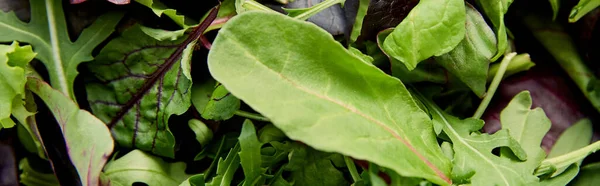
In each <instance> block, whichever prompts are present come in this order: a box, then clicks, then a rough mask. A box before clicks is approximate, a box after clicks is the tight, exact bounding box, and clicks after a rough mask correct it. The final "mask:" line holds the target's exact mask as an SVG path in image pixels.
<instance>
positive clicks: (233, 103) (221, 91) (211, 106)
mask: <svg viewBox="0 0 600 186" xmlns="http://www.w3.org/2000/svg"><path fill="white" fill-rule="evenodd" d="M240 105H241V102H240V100H239V99H238V98H236V97H235V96H233V95H231V93H229V91H228V90H227V89H225V87H224V86H222V85H217V88H215V90H214V92H213V93H212V95H211V97H210V100H209V101H208V103H207V104H206V107H204V110H203V111H202V118H204V119H210V120H227V119H229V118H231V117H233V115H234V114H235V112H236V111H237V110H239V109H240Z"/></svg>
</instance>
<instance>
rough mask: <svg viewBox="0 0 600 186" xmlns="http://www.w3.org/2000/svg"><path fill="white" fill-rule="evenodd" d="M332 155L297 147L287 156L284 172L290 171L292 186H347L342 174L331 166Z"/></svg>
mask: <svg viewBox="0 0 600 186" xmlns="http://www.w3.org/2000/svg"><path fill="white" fill-rule="evenodd" d="M334 155H335V154H331V153H326V152H320V151H317V150H314V149H312V148H310V147H306V146H301V145H298V146H295V148H294V149H293V150H292V152H291V153H290V155H289V161H290V164H288V165H286V170H288V171H291V173H290V174H291V175H290V179H291V181H292V182H293V183H294V185H331V186H335V185H340V186H341V185H348V181H346V179H345V178H344V175H343V174H342V172H340V171H339V170H338V169H336V168H335V166H333V164H332V160H331V158H332V156H334ZM292 163H293V165H292Z"/></svg>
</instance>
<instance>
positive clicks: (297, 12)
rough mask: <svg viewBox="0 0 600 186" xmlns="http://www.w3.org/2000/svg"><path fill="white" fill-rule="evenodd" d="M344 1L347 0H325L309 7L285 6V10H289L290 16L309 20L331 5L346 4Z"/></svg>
mask: <svg viewBox="0 0 600 186" xmlns="http://www.w3.org/2000/svg"><path fill="white" fill-rule="evenodd" d="M344 2H346V0H324V1H322V2H320V3H318V4H316V5H314V6H311V7H308V8H295V9H288V8H283V10H285V11H286V12H288V16H290V17H293V18H296V19H298V20H307V19H308V18H310V17H312V16H314V15H316V14H317V13H319V12H321V11H323V10H325V9H327V8H329V7H330V6H333V5H335V4H340V3H341V4H344Z"/></svg>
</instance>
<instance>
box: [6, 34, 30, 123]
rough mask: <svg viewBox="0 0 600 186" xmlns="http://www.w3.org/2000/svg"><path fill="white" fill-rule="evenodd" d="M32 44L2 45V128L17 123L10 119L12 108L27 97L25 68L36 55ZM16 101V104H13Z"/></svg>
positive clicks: (14, 43) (15, 43)
mask: <svg viewBox="0 0 600 186" xmlns="http://www.w3.org/2000/svg"><path fill="white" fill-rule="evenodd" d="M35 55H36V54H35V53H34V52H33V51H32V50H31V46H23V47H21V46H19V42H16V41H15V42H13V43H12V45H10V46H8V45H0V129H2V128H11V127H13V126H14V125H15V123H14V121H13V120H12V119H10V115H11V113H12V109H13V108H14V107H18V106H19V105H22V104H23V103H22V102H23V101H21V99H23V98H25V83H26V82H27V77H26V76H25V68H27V65H28V64H29V62H30V61H31V60H32V59H33V58H34V57H35ZM13 103H15V105H13Z"/></svg>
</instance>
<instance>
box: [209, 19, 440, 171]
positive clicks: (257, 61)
mask: <svg viewBox="0 0 600 186" xmlns="http://www.w3.org/2000/svg"><path fill="white" fill-rule="evenodd" d="M225 31H226V30H222V31H221V32H220V34H221V37H223V38H227V39H230V40H231V41H233V42H232V43H234V44H235V45H237V46H238V47H239V48H240V49H242V50H243V51H244V54H245V55H246V56H248V57H250V58H252V59H254V61H256V63H255V64H260V66H262V67H264V68H265V69H267V70H268V71H270V72H272V73H274V74H276V75H278V76H279V77H280V78H281V79H282V80H284V81H286V82H288V83H290V84H291V85H292V86H293V87H296V88H297V89H298V90H301V91H303V92H305V93H307V94H309V95H313V96H315V97H317V98H320V99H323V100H326V101H328V102H331V103H334V104H336V105H339V106H340V107H342V108H345V109H346V110H348V111H350V112H352V113H355V114H357V115H359V116H361V117H363V118H365V119H367V120H369V121H371V122H373V123H375V124H377V126H379V127H381V128H383V129H384V130H385V131H386V132H388V133H390V134H391V135H392V136H394V138H396V139H398V140H399V141H400V142H402V143H403V144H404V145H405V146H406V147H407V148H409V150H411V151H412V152H413V153H414V154H415V155H417V156H418V158H419V159H421V160H422V161H423V162H424V163H425V164H426V165H427V166H428V167H429V168H430V169H432V170H433V171H434V172H435V173H436V174H437V176H438V177H440V178H441V179H442V180H444V181H446V182H448V183H449V182H450V180H449V179H448V178H447V177H446V176H445V175H444V174H443V173H442V172H441V171H440V169H438V168H437V167H436V166H435V165H433V164H432V163H431V162H430V161H429V160H427V159H426V158H425V157H424V156H423V155H422V154H421V153H419V152H418V151H417V150H416V149H415V148H414V147H413V146H412V144H411V143H410V142H409V141H408V140H406V139H403V138H402V137H401V136H400V135H399V134H398V133H397V132H395V131H394V130H393V129H391V128H390V127H388V126H386V125H385V123H383V122H382V121H379V120H377V119H375V118H373V117H371V116H369V115H367V114H364V113H362V112H360V111H358V110H357V109H356V108H353V107H350V106H348V105H345V104H344V103H341V102H339V101H337V100H335V99H332V98H330V97H328V96H322V95H319V94H317V93H315V92H313V91H311V90H309V89H307V88H305V87H303V86H300V85H298V84H297V83H295V82H293V81H292V80H290V79H288V78H287V77H285V76H284V75H283V74H281V73H279V72H277V71H275V70H273V69H271V68H269V67H268V66H266V65H265V64H263V63H261V62H260V60H258V58H257V57H256V56H254V55H252V54H251V53H250V52H249V50H248V49H247V48H246V47H244V46H243V45H241V44H240V41H238V40H236V39H233V37H228V36H229V34H226V33H230V34H231V32H225ZM232 35H233V34H232Z"/></svg>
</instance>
